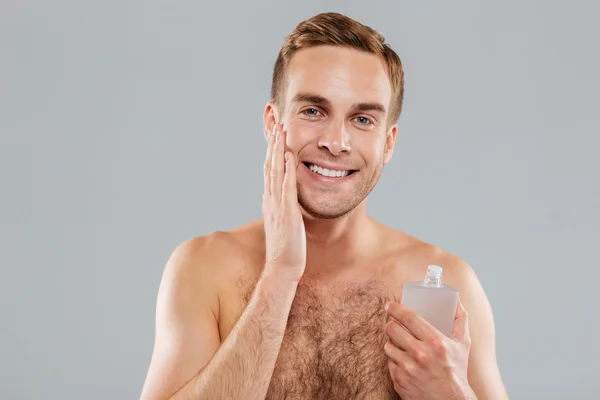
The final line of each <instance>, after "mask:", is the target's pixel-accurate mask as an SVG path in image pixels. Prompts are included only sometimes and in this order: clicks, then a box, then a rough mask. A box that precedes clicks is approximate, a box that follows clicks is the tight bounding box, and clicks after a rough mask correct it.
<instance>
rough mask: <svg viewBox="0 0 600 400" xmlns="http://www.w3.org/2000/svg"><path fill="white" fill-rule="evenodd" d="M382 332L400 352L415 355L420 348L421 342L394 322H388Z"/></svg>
mask: <svg viewBox="0 0 600 400" xmlns="http://www.w3.org/2000/svg"><path fill="white" fill-rule="evenodd" d="M384 331H385V333H386V335H388V337H389V338H390V339H391V340H392V341H393V342H394V344H395V345H396V346H398V348H400V349H401V350H404V351H406V352H409V353H416V352H418V349H419V348H420V347H421V342H420V341H419V340H418V339H417V338H415V337H414V336H413V335H412V334H411V333H410V332H409V331H407V330H406V329H405V328H404V327H402V326H400V324H399V323H398V322H397V321H395V320H392V321H389V322H388V323H387V324H386V325H385V329H384Z"/></svg>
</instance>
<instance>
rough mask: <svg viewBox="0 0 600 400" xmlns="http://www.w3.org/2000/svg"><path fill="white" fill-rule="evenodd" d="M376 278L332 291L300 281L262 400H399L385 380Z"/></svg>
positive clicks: (384, 297) (382, 294) (381, 289)
mask: <svg viewBox="0 0 600 400" xmlns="http://www.w3.org/2000/svg"><path fill="white" fill-rule="evenodd" d="M388 300H394V298H393V295H392V293H391V292H390V290H388V288H387V287H385V285H383V284H382V283H381V281H380V280H378V279H371V280H369V281H367V282H360V283H346V284H343V285H336V287H334V288H329V289H324V288H321V289H319V288H318V286H317V285H314V284H311V283H310V282H308V283H306V282H305V283H302V282H301V283H300V285H299V286H298V289H297V291H296V296H295V299H294V302H293V305H292V307H291V310H290V314H289V318H288V323H287V328H286V332H285V336H284V339H283V342H282V345H281V349H280V352H279V356H278V359H277V363H276V365H275V370H274V372H273V376H272V379H271V382H270V386H269V391H268V394H267V399H277V400H279V399H315V400H316V399H386V400H387V399H399V396H398V395H397V394H396V392H395V391H394V389H393V386H392V381H391V378H390V376H389V370H388V365H387V356H386V355H385V353H384V352H383V346H384V344H385V342H386V340H387V336H386V335H385V333H384V331H383V328H384V325H385V323H386V315H385V311H384V305H385V303H386V301H388Z"/></svg>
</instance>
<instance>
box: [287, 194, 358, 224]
mask: <svg viewBox="0 0 600 400" xmlns="http://www.w3.org/2000/svg"><path fill="white" fill-rule="evenodd" d="M324 197H326V196H323V195H321V197H320V200H322V201H311V200H309V199H313V198H314V197H312V196H306V197H305V196H303V195H302V193H300V194H299V196H298V202H299V203H300V207H301V208H302V209H303V210H304V212H305V213H306V214H308V215H309V216H310V217H312V218H315V219H323V220H325V219H335V218H340V217H343V216H344V215H346V214H349V213H350V212H352V211H353V210H354V209H355V208H356V207H357V206H358V205H359V204H360V201H358V202H357V201H349V198H348V197H346V198H345V199H336V200H335V201H334V200H333V199H330V200H329V201H326V200H325V199H324Z"/></svg>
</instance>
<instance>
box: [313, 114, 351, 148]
mask: <svg viewBox="0 0 600 400" xmlns="http://www.w3.org/2000/svg"><path fill="white" fill-rule="evenodd" d="M319 147H326V148H327V149H328V150H329V152H330V153H331V154H333V155H334V156H337V155H338V154H340V153H341V152H346V153H349V152H350V135H349V134H348V131H347V130H346V127H345V125H344V123H343V122H340V123H336V124H334V125H332V126H328V127H327V128H325V132H323V134H322V135H321V137H320V138H319Z"/></svg>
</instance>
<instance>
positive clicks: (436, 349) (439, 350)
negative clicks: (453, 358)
mask: <svg viewBox="0 0 600 400" xmlns="http://www.w3.org/2000/svg"><path fill="white" fill-rule="evenodd" d="M430 346H431V349H432V351H433V353H434V354H435V355H437V356H441V357H443V356H445V355H446V352H447V350H446V346H445V345H444V342H443V341H442V340H440V339H434V340H433V341H432V342H431V344H430Z"/></svg>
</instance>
